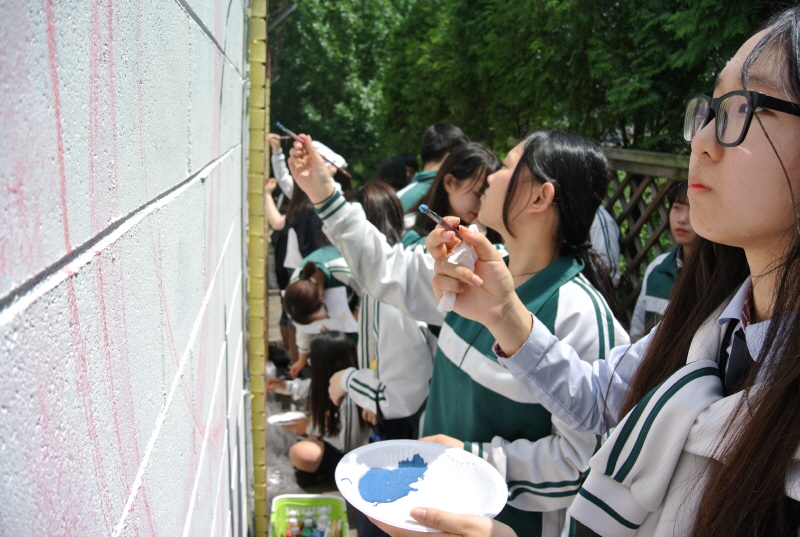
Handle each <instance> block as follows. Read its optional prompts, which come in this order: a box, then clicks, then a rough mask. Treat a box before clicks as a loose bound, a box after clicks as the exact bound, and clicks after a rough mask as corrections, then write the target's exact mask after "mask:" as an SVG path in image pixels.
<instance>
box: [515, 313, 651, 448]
mask: <svg viewBox="0 0 800 537" xmlns="http://www.w3.org/2000/svg"><path fill="white" fill-rule="evenodd" d="M656 328H657V327H656ZM654 330H655V329H654ZM652 333H653V331H651V332H650V333H648V334H647V335H646V336H645V337H643V338H642V339H640V340H639V341H637V342H636V343H634V344H632V345H621V346H618V347H615V348H613V349H612V350H611V352H610V354H609V356H608V358H607V359H606V360H597V361H595V362H594V363H591V364H590V363H587V362H584V361H583V360H581V359H580V357H579V356H578V354H577V353H576V352H575V350H574V349H573V348H572V347H570V346H569V345H567V344H566V343H562V342H561V341H559V340H558V338H557V337H555V336H554V335H553V334H551V333H550V331H548V330H547V328H546V327H545V326H544V325H543V324H542V323H541V322H540V321H538V320H536V319H534V323H533V329H532V330H531V333H530V335H529V336H528V339H527V341H526V342H525V344H524V345H523V346H522V348H521V349H520V350H519V351H517V353H516V354H514V355H513V356H511V357H510V358H503V359H500V363H502V364H503V365H504V366H505V367H507V368H508V370H509V371H511V372H512V373H513V374H514V376H515V377H516V379H517V380H518V381H519V382H521V383H522V384H523V385H524V386H525V388H526V389H527V390H528V391H529V392H530V393H532V394H533V395H534V396H535V397H536V399H537V400H538V401H539V403H540V404H541V405H542V406H544V407H545V408H546V409H547V411H548V412H550V413H551V414H553V416H555V417H556V418H557V419H559V420H561V421H563V422H564V423H566V424H567V426H568V427H569V428H571V429H574V430H576V431H579V432H583V433H587V434H603V433H605V432H606V431H608V430H609V429H610V428H612V427H614V426H615V425H616V424H617V413H618V412H619V410H620V408H622V402H623V400H624V398H625V393H626V391H627V389H628V386H629V384H630V381H631V378H632V377H633V374H634V373H635V371H636V368H637V367H638V365H639V362H640V360H641V358H642V356H644V353H645V352H646V350H647V347H648V345H649V344H650V338H651V337H652Z"/></svg>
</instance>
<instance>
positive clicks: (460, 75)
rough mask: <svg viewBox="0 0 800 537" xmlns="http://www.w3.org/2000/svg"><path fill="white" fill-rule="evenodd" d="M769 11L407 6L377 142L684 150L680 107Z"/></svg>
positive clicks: (738, 1)
mask: <svg viewBox="0 0 800 537" xmlns="http://www.w3.org/2000/svg"><path fill="white" fill-rule="evenodd" d="M774 9H775V8H774V6H773V5H770V4H767V3H754V2H751V1H750V0H730V1H726V2H725V3H723V2H720V1H712V0H695V1H689V0H635V1H634V0H595V1H594V2H592V3H590V4H587V3H586V2H584V1H580V0H517V1H515V2H508V1H507V0H478V1H470V0H442V1H440V2H424V1H418V2H416V3H415V4H414V5H413V6H412V8H411V9H410V10H409V13H408V16H407V17H406V19H405V20H403V21H402V22H401V23H400V24H399V25H398V26H397V28H396V30H395V32H394V34H393V35H392V39H391V41H390V53H391V56H390V60H389V65H388V66H387V68H386V69H385V71H384V76H385V78H384V81H383V87H384V98H383V101H382V103H383V107H382V116H381V117H382V120H383V129H384V132H385V135H384V139H386V140H387V143H388V149H389V150H390V151H391V150H393V149H394V148H397V147H399V146H400V144H407V143H408V138H409V136H411V135H412V133H413V134H417V133H420V132H422V130H423V129H424V128H425V127H426V126H427V125H429V124H431V123H433V122H436V121H452V122H454V123H456V124H458V125H459V126H461V127H462V128H463V129H464V130H465V132H467V133H468V134H469V135H470V136H471V137H472V138H474V139H477V140H479V141H483V142H485V143H487V144H489V145H491V146H492V147H494V148H495V149H497V150H501V151H503V150H507V149H508V143H509V138H511V139H515V138H519V137H521V136H523V135H524V134H525V133H527V132H529V131H531V130H535V129H538V128H557V129H566V130H570V131H572V132H575V133H576V134H580V135H583V136H587V137H590V138H593V139H595V140H597V141H599V142H601V143H604V144H609V145H615V146H620V147H630V148H642V149H652V150H659V151H680V150H685V149H684V146H683V144H682V142H681V138H680V125H681V122H682V115H683V102H684V99H685V98H686V96H687V95H689V94H690V93H696V92H698V91H706V92H709V91H711V88H712V86H713V79H714V77H716V74H717V73H718V72H719V71H720V70H721V68H722V67H723V66H724V63H725V61H727V59H728V58H730V57H731V56H732V55H733V53H734V52H735V51H736V49H737V48H738V47H739V46H740V45H741V43H742V42H743V41H744V39H745V38H746V37H747V36H748V35H750V33H752V31H753V30H754V29H755V27H756V26H757V24H758V23H760V22H761V21H763V20H764V19H765V18H766V17H767V16H768V15H769V14H770V13H771V12H772V11H774Z"/></svg>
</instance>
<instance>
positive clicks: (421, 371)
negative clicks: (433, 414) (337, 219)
mask: <svg viewBox="0 0 800 537" xmlns="http://www.w3.org/2000/svg"><path fill="white" fill-rule="evenodd" d="M331 207H333V208H335V209H337V210H338V209H344V208H352V209H356V208H357V209H358V210H359V211H360V212H358V211H357V212H358V215H359V216H360V217H361V218H363V220H357V221H354V222H349V223H345V224H343V225H342V226H340V227H339V228H338V229H344V230H348V229H351V230H352V229H356V228H358V226H359V225H362V226H367V225H368V226H370V227H371V229H372V231H373V232H374V233H375V234H376V235H378V236H380V237H381V239H382V240H383V242H384V243H385V241H386V239H385V237H384V236H383V235H382V234H380V233H379V232H378V230H377V229H375V228H374V226H372V224H370V223H369V222H368V221H367V220H366V217H365V216H364V213H363V210H362V209H361V205H359V204H357V203H355V204H349V203H347V202H346V201H345V199H344V197H342V195H341V194H339V193H337V194H335V195H334V197H333V198H332V199H331V200H329V202H328V203H326V204H325V205H323V207H322V208H320V209H318V211H317V212H318V213H320V214H321V215H323V221H324V220H325V217H324V215H326V214H327V213H326V212H325V211H326V209H329V208H331ZM345 212H346V211H345ZM343 214H344V213H342V214H340V215H339V216H342V215H343ZM328 236H329V237H330V238H331V239H332V240H331V242H332V243H333V244H335V245H337V246H341V244H340V243H338V242H337V241H336V240H335V239H336V234H334V233H328ZM410 237H411V236H410ZM407 240H408V239H407ZM419 242H420V238H419V235H416V238H412V240H411V243H414V244H417V245H418V246H419ZM411 243H409V244H411ZM342 244H345V245H346V244H347V243H342ZM386 246H387V247H388V244H386ZM419 247H420V248H421V246H419ZM331 248H333V247H331ZM398 248H403V246H402V245H398ZM346 252H347V251H346ZM337 253H338V250H337ZM345 257H346V258H347V259H348V260H350V261H352V262H353V266H355V270H351V268H348V269H347V273H348V275H349V276H350V277H351V278H352V281H354V282H355V285H357V287H358V289H359V290H361V303H360V308H359V316H358V322H359V332H358V333H359V342H358V355H359V368H358V369H355V368H350V369H348V370H346V373H345V374H344V375H343V376H342V380H341V382H342V384H341V386H342V389H344V390H346V391H347V393H348V395H349V396H350V398H351V399H352V400H353V401H355V402H356V404H357V405H358V406H360V407H361V408H365V409H367V410H370V411H371V412H376V413H377V407H376V401H377V403H379V404H380V408H381V413H382V414H383V417H384V418H386V419H398V418H405V417H409V416H414V415H416V414H418V413H420V411H421V410H422V408H423V406H424V404H425V401H426V399H427V397H428V385H429V383H430V378H431V374H432V372H433V353H434V349H435V348H436V336H435V334H433V333H432V332H431V331H430V328H429V326H428V324H427V323H425V322H423V321H418V320H415V319H413V318H411V317H409V316H407V315H405V314H403V313H402V312H401V311H399V310H398V309H397V308H395V307H393V306H392V305H390V304H388V303H386V302H384V301H381V300H380V299H379V298H378V297H376V296H375V295H373V294H371V293H370V288H369V287H368V286H366V285H364V284H365V282H366V281H367V279H368V278H365V276H364V273H365V272H366V273H368V274H371V272H372V269H373V267H372V266H370V265H369V263H362V261H364V260H363V259H361V258H360V257H359V256H358V255H355V256H354V255H347V254H346V255H345ZM426 257H427V258H430V256H426ZM431 261H432V259H431ZM341 263H342V264H345V261H344V259H342V260H341ZM345 266H346V264H345ZM428 292H430V284H428ZM413 425H414V427H415V428H417V427H418V424H416V423H415V424H413Z"/></svg>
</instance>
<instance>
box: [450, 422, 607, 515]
mask: <svg viewBox="0 0 800 537" xmlns="http://www.w3.org/2000/svg"><path fill="white" fill-rule="evenodd" d="M552 422H553V434H551V435H550V436H546V437H544V438H542V439H540V440H537V441H535V442H531V441H529V440H517V441H515V442H509V441H507V440H504V439H502V438H500V437H499V436H496V437H495V438H494V439H493V440H492V442H491V443H485V444H467V445H465V448H466V449H468V450H469V451H471V452H472V453H474V454H476V455H478V456H483V457H484V458H485V459H486V460H487V461H488V462H489V463H490V464H491V465H492V466H494V467H495V468H497V470H498V471H499V472H500V474H501V475H502V476H503V478H504V479H505V481H506V483H507V484H508V493H509V495H508V503H509V505H511V506H513V507H516V508H517V509H522V510H524V511H543V512H546V511H556V510H558V509H565V508H567V507H569V506H570V504H571V503H572V501H573V500H574V499H575V494H577V493H578V489H580V488H581V482H582V481H583V474H584V473H585V472H586V471H587V470H588V465H589V459H591V458H592V455H593V454H594V452H595V450H596V449H597V448H598V447H599V445H600V443H599V440H598V439H599V437H597V436H595V435H586V434H581V433H578V432H575V431H573V430H571V429H570V428H569V427H567V426H566V425H565V424H564V423H563V422H561V421H560V420H558V419H556V418H553V419H552Z"/></svg>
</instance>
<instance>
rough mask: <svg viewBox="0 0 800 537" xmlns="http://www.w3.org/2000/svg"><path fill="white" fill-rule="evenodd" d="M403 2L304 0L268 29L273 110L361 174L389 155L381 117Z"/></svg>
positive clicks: (276, 10) (279, 8)
mask: <svg viewBox="0 0 800 537" xmlns="http://www.w3.org/2000/svg"><path fill="white" fill-rule="evenodd" d="M286 3H287V2H282V3H276V4H275V5H274V6H273V7H272V9H273V13H271V15H272V16H273V17H274V16H275V15H276V14H277V13H280V12H281V11H282V10H283V9H285V4H286ZM404 5H405V2H404V1H403V0H395V1H389V0H302V1H299V2H298V7H297V9H296V10H295V11H294V12H293V13H292V14H291V15H290V16H289V17H288V18H287V19H286V20H285V22H284V23H283V24H282V25H281V26H280V27H279V28H278V29H275V30H273V32H272V33H271V34H270V53H271V55H272V60H273V61H272V66H271V71H272V78H273V80H274V83H273V85H272V99H271V114H272V117H273V118H275V119H276V120H277V121H280V122H281V123H283V124H284V125H286V126H287V127H288V128H290V129H292V130H294V131H296V132H307V133H309V134H311V135H312V136H313V137H314V138H315V139H317V140H319V141H321V142H323V143H325V144H326V145H328V146H329V147H330V148H331V149H333V150H334V151H336V152H337V153H340V154H341V155H342V156H344V157H345V158H346V159H347V161H348V163H349V165H350V168H351V170H352V171H353V172H354V175H355V176H356V178H357V179H359V178H360V179H362V180H363V178H364V176H365V175H366V176H367V178H369V176H370V175H371V173H372V172H373V171H374V170H375V169H377V167H378V165H379V164H380V162H381V160H383V156H384V155H383V152H382V151H381V142H380V140H379V138H378V136H379V133H378V130H377V120H376V117H377V110H378V107H379V105H380V101H381V99H382V90H381V74H382V70H383V65H384V64H385V54H384V50H385V42H386V39H387V38H388V35H389V31H390V29H391V28H392V27H394V26H395V25H397V24H398V23H399V21H400V17H401V15H402V13H403V12H402V8H403V6H404Z"/></svg>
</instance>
